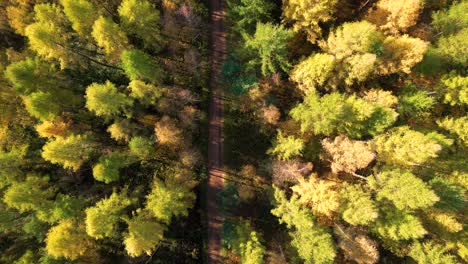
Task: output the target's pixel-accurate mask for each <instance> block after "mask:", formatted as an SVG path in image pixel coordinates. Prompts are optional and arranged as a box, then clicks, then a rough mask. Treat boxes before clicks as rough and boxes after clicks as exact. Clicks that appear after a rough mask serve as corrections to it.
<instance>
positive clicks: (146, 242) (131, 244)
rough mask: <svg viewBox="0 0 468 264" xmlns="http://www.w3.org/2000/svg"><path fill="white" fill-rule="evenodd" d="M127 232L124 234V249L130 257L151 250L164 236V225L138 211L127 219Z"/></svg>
mask: <svg viewBox="0 0 468 264" xmlns="http://www.w3.org/2000/svg"><path fill="white" fill-rule="evenodd" d="M127 224H128V232H127V233H126V234H125V236H124V241H123V243H124V245H125V250H126V251H127V253H128V255H130V256H131V257H138V256H141V255H143V254H146V255H151V252H152V251H153V250H154V249H155V248H156V247H157V246H158V244H159V243H160V242H161V240H163V238H164V231H166V226H164V225H163V224H161V223H159V222H157V221H156V220H154V219H153V218H151V217H149V216H148V213H146V212H144V211H138V212H137V214H136V215H134V216H133V217H132V218H131V219H130V220H127Z"/></svg>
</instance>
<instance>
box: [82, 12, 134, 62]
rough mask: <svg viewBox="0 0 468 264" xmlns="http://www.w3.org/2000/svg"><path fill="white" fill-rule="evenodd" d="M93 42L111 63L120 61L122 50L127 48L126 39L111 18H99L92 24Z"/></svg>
mask: <svg viewBox="0 0 468 264" xmlns="http://www.w3.org/2000/svg"><path fill="white" fill-rule="evenodd" d="M91 34H92V36H93V38H94V40H95V41H96V43H97V44H98V46H99V47H101V48H102V49H103V50H104V52H105V53H106V54H107V55H108V57H109V58H110V59H111V61H113V62H116V61H117V60H118V59H120V56H121V54H122V52H123V50H124V49H125V48H126V47H127V46H128V39H127V36H126V35H125V33H124V32H123V31H122V30H121V29H120V27H119V25H117V24H116V23H115V22H114V21H112V19H111V18H108V17H104V16H100V17H99V18H98V19H97V20H96V21H95V22H94V24H93V31H92V32H91Z"/></svg>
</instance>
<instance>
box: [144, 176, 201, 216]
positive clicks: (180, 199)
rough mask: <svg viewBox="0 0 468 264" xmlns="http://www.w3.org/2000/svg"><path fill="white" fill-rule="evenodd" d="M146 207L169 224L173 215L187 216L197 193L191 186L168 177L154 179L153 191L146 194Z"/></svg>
mask: <svg viewBox="0 0 468 264" xmlns="http://www.w3.org/2000/svg"><path fill="white" fill-rule="evenodd" d="M146 199H147V201H146V208H147V209H148V210H149V211H150V212H151V213H152V214H153V215H154V216H155V217H156V218H157V219H158V220H160V221H162V222H164V223H167V224H169V223H170V222H171V219H172V217H173V216H175V217H178V216H187V214H188V210H189V209H190V208H192V206H193V202H194V200H195V194H194V193H193V192H192V191H191V190H190V188H189V186H186V185H184V184H181V183H180V182H177V181H174V180H173V179H166V180H165V181H164V182H163V181H161V180H159V179H156V178H155V179H154V181H153V185H152V187H151V193H150V194H148V195H147V196H146Z"/></svg>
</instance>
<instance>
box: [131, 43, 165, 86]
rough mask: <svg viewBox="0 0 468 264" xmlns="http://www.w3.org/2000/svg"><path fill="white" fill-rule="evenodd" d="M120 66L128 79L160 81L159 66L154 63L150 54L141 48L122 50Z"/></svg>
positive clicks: (160, 72) (160, 71)
mask: <svg viewBox="0 0 468 264" xmlns="http://www.w3.org/2000/svg"><path fill="white" fill-rule="evenodd" d="M122 66H123V68H124V70H125V73H126V74H127V76H128V77H129V78H130V80H138V79H139V80H148V81H151V82H153V83H157V82H160V79H161V76H162V70H161V68H160V67H159V66H158V65H156V63H154V61H153V58H151V56H149V55H148V54H146V53H145V52H143V51H141V50H138V49H134V50H124V51H123V53H122Z"/></svg>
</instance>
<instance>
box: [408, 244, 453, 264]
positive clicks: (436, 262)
mask: <svg viewBox="0 0 468 264" xmlns="http://www.w3.org/2000/svg"><path fill="white" fill-rule="evenodd" d="M448 250H449V248H448V247H447V246H444V245H440V244H437V243H435V242H434V241H427V242H424V243H420V242H415V243H414V244H413V245H412V246H411V251H410V252H409V256H410V257H411V258H413V259H414V260H416V261H417V262H418V263H433V264H442V263H444V264H455V263H459V262H458V261H457V260H456V258H455V256H453V255H451V254H449V253H448V252H447V251H448Z"/></svg>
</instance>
